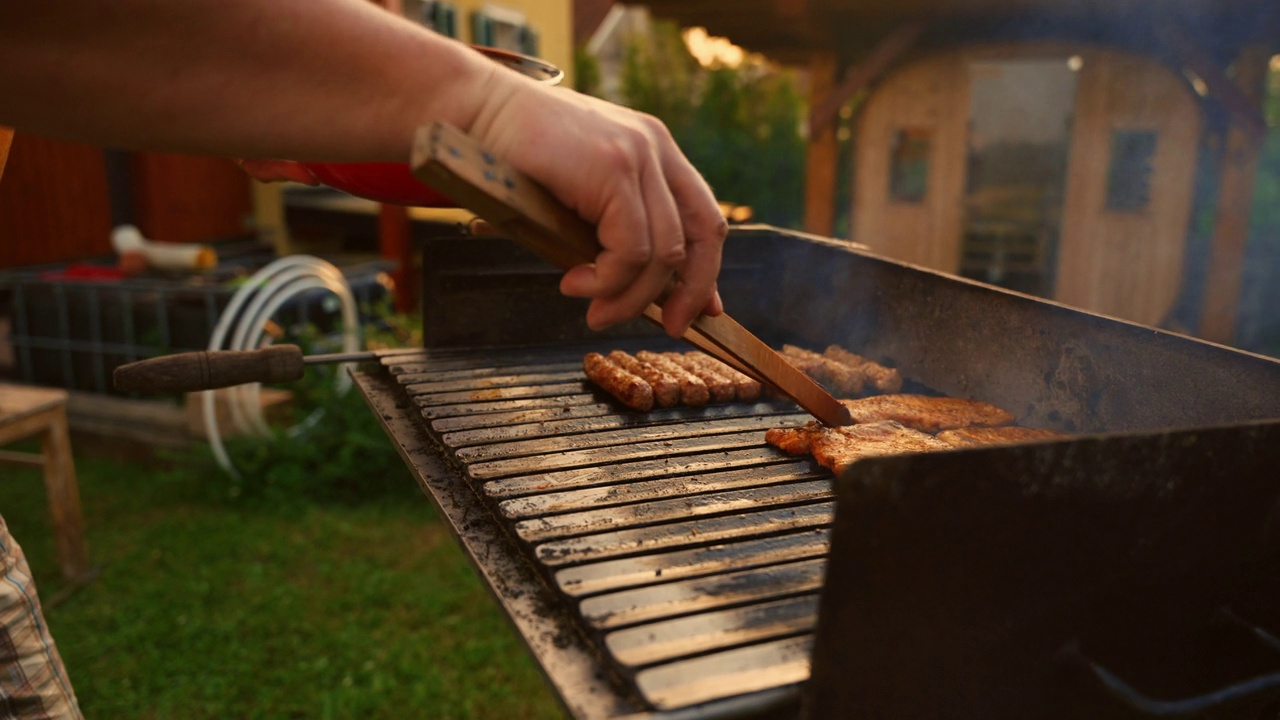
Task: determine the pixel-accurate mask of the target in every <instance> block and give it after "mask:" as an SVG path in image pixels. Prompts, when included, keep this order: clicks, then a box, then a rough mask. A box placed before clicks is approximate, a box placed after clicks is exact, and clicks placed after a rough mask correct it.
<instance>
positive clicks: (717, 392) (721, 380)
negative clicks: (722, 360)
mask: <svg viewBox="0 0 1280 720" xmlns="http://www.w3.org/2000/svg"><path fill="white" fill-rule="evenodd" d="M662 356H663V357H665V358H666V359H668V360H670V361H671V362H673V363H675V364H676V365H679V366H680V367H682V368H684V369H685V370H688V371H689V372H690V373H692V374H693V375H696V376H697V377H698V379H699V380H701V381H702V382H704V383H706V385H707V390H708V391H710V393H711V399H712V400H715V401H716V402H733V398H734V396H735V395H737V391H736V390H735V389H734V387H733V381H732V380H730V379H729V378H727V377H725V376H724V375H721V374H720V373H718V372H716V371H715V370H714V369H713V368H711V367H708V366H707V365H705V364H703V363H700V362H697V361H695V360H693V359H692V358H689V357H686V356H684V355H681V354H680V353H676V352H669V353H662Z"/></svg>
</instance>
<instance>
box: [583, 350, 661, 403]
mask: <svg viewBox="0 0 1280 720" xmlns="http://www.w3.org/2000/svg"><path fill="white" fill-rule="evenodd" d="M582 369H583V371H585V372H586V373H587V378H588V379H589V380H591V382H593V383H595V384H596V385H598V386H600V388H602V389H603V390H604V391H605V392H607V393H609V394H610V395H612V396H614V397H616V398H618V399H619V400H621V401H622V404H623V405H626V406H627V407H629V408H634V409H636V410H642V411H646V412H647V411H649V410H652V409H653V388H651V387H649V383H647V382H645V381H644V379H643V378H639V377H636V376H635V375H632V374H631V373H629V372H627V371H626V370H623V369H622V368H621V367H619V366H618V365H617V364H616V363H614V362H612V361H610V360H609V358H607V357H605V356H603V355H601V354H600V353H587V356H586V357H584V358H583V359H582Z"/></svg>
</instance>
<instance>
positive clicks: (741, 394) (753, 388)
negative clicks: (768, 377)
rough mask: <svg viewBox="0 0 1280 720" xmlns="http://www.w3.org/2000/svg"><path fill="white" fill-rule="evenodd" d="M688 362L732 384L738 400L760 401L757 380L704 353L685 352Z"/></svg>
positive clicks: (759, 388)
mask: <svg viewBox="0 0 1280 720" xmlns="http://www.w3.org/2000/svg"><path fill="white" fill-rule="evenodd" d="M684 356H685V358H687V359H688V360H689V361H690V362H694V363H697V364H698V365H699V366H700V367H704V368H706V369H708V370H710V371H712V372H715V373H716V374H718V375H720V376H722V377H724V378H726V379H727V380H729V382H732V383H733V391H734V395H736V396H737V398H738V399H739V400H743V401H745V402H751V401H753V400H758V399H760V391H761V385H760V382H759V381H758V380H752V379H751V378H749V377H747V376H746V375H743V374H742V373H740V372H738V371H737V370H736V369H735V368H732V367H729V365H727V364H726V363H724V362H722V361H721V360H720V359H719V358H716V357H712V356H711V355H708V354H707V353H704V352H698V351H696V350H695V351H693V352H687V353H685V354H684Z"/></svg>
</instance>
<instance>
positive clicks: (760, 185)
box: [622, 21, 805, 227]
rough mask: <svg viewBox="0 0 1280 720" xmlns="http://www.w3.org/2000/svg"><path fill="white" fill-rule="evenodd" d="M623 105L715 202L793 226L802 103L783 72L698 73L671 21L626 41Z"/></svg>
mask: <svg viewBox="0 0 1280 720" xmlns="http://www.w3.org/2000/svg"><path fill="white" fill-rule="evenodd" d="M622 92H623V99H624V102H625V103H626V104H627V105H628V106H629V107H632V108H635V109H637V110H641V111H643V112H647V113H649V114H651V115H654V116H656V117H658V118H659V119H661V120H662V121H663V122H665V123H666V124H667V126H668V127H669V128H670V129H671V133H672V135H673V136H674V137H675V139H676V142H677V143H678V144H679V145H680V148H681V149H682V150H683V151H684V153H685V154H686V155H687V156H688V157H689V160H690V161H691V162H692V163H693V165H694V167H696V168H698V170H699V172H701V173H702V174H703V176H704V177H705V178H706V179H707V182H708V183H709V184H710V185H711V187H712V188H713V189H714V190H715V191H716V195H717V197H719V198H720V199H721V200H722V201H725V202H731V203H735V204H739V205H749V206H751V207H752V209H753V210H754V213H755V218H756V219H757V220H760V221H762V222H767V223H771V224H774V225H779V226H783V227H798V226H799V225H800V223H801V220H802V218H803V208H804V140H803V139H802V138H801V135H800V123H801V119H802V118H803V117H804V113H805V104H804V101H803V98H801V96H800V93H799V91H798V90H797V88H796V86H795V81H794V78H793V77H792V75H791V73H790V72H788V71H785V70H782V69H779V68H777V67H775V66H773V65H771V64H769V63H767V62H765V61H764V60H763V59H760V58H748V60H746V61H745V62H743V63H742V64H741V65H738V66H735V67H729V66H724V65H717V66H713V67H710V68H704V67H702V66H701V65H699V63H698V61H697V60H696V59H695V58H694V57H693V55H692V54H690V53H689V50H688V47H687V46H686V45H685V43H684V39H683V38H682V37H681V35H680V30H679V28H678V27H676V26H675V25H674V24H673V23H670V22H663V21H656V22H654V24H653V32H652V33H651V34H650V35H648V36H645V37H634V38H632V39H631V42H630V43H629V45H628V48H627V54H626V59H625V62H624V63H623V68H622Z"/></svg>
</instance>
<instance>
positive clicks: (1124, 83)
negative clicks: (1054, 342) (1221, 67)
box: [853, 44, 1202, 325]
mask: <svg viewBox="0 0 1280 720" xmlns="http://www.w3.org/2000/svg"><path fill="white" fill-rule="evenodd" d="M1071 56H1078V57H1079V60H1080V62H1081V63H1082V64H1081V65H1080V71H1079V78H1078V81H1077V84H1076V91H1075V98H1074V114H1073V116H1072V117H1073V120H1072V136H1071V149H1070V157H1069V162H1068V166H1067V179H1066V193H1065V199H1064V201H1063V206H1062V217H1063V221H1062V223H1061V228H1060V240H1059V244H1058V249H1057V263H1056V268H1057V272H1056V277H1055V278H1054V282H1053V284H1052V287H1053V288H1054V290H1053V294H1052V297H1053V298H1054V299H1056V300H1060V301H1062V302H1065V303H1067V304H1070V305H1074V306H1077V307H1082V308H1085V309H1088V310H1092V311H1095V312H1101V313H1104V314H1108V315H1113V316H1116V317H1121V318H1125V319H1128V320H1133V321H1136V322H1141V323H1144V324H1152V325H1154V324H1159V323H1160V322H1161V321H1162V320H1164V319H1165V317H1166V316H1167V314H1168V313H1169V311H1170V309H1171V307H1172V305H1173V303H1174V300H1175V298H1176V296H1177V293H1178V291H1179V288H1180V285H1181V281H1182V269H1183V268H1182V263H1183V258H1184V256H1185V251H1186V240H1187V230H1188V220H1189V212H1190V207H1191V199H1192V191H1193V179H1194V178H1193V175H1194V172H1195V163H1196V159H1197V156H1198V152H1197V151H1198V143H1199V138H1200V134H1201V122H1202V120H1201V115H1202V113H1201V110H1200V107H1199V105H1198V103H1197V102H1196V100H1195V98H1194V96H1193V94H1192V91H1191V89H1190V88H1189V87H1188V85H1187V84H1186V82H1185V81H1183V80H1182V79H1181V78H1180V77H1179V76H1177V75H1176V74H1174V73H1173V72H1172V71H1171V70H1169V69H1168V68H1166V67H1164V66H1163V65H1160V64H1159V63H1157V62H1155V61H1153V60H1149V59H1146V58H1143V57H1139V56H1135V55H1131V54H1128V53H1124V52H1120V51H1111V50H1103V49H1099V48H1094V47H1086V46H1070V45H1062V44H1043V45H1000V46H989V47H968V48H962V49H958V50H952V51H948V52H945V53H938V54H934V55H930V56H927V57H925V58H923V59H920V60H917V61H915V62H913V63H910V64H908V65H906V66H904V67H903V68H900V69H899V70H897V71H895V72H894V73H892V74H891V75H890V76H888V77H887V78H886V79H885V80H884V82H883V83H882V84H880V85H879V86H878V87H877V88H876V89H875V90H874V91H873V92H872V94H871V96H870V98H869V99H868V101H867V103H866V105H865V107H864V109H863V111H862V113H861V115H860V117H859V119H858V130H857V133H858V134H857V147H856V151H855V153H854V156H855V159H854V163H855V166H854V172H855V175H854V177H855V182H854V200H853V205H854V222H853V228H854V232H853V239H854V240H856V241H858V242H861V243H865V244H866V245H869V246H870V247H872V248H873V249H874V250H876V251H877V252H880V253H882V254H884V255H888V256H890V257H895V258H898V259H902V260H905V261H908V262H912V263H917V264H920V265H924V266H927V267H931V268H934V269H938V270H942V271H945V272H957V270H958V264H959V262H960V250H961V243H962V239H963V236H964V232H965V218H966V216H965V212H966V211H965V200H966V198H965V187H966V182H967V178H966V174H967V152H968V142H969V127H968V124H969V116H970V102H971V98H970V95H971V92H970V81H969V73H968V67H969V65H970V63H972V62H974V61H979V60H993V59H996V60H998V59H1031V58H1046V59H1047V58H1061V59H1063V61H1065V60H1066V59H1067V58H1068V57H1071ZM904 129H905V130H912V131H919V132H925V133H927V134H928V135H929V137H931V144H930V150H929V158H928V166H929V169H928V175H927V178H928V182H927V186H928V190H927V194H926V195H925V196H924V198H923V199H920V200H917V201H916V202H902V201H900V200H895V199H893V198H892V197H890V195H891V193H890V167H891V161H892V156H893V140H894V138H895V137H896V136H897V134H898V133H899V131H902V130H904ZM1116 131H1121V132H1125V131H1129V132H1154V133H1155V136H1156V138H1157V141H1156V145H1155V151H1154V154H1153V155H1152V156H1151V162H1150V167H1151V173H1150V187H1149V196H1150V199H1149V201H1148V202H1147V203H1146V204H1145V205H1144V206H1142V207H1141V208H1129V209H1116V208H1114V207H1110V204H1109V202H1108V199H1107V188H1108V182H1109V172H1110V169H1111V165H1112V161H1113V154H1114V141H1115V133H1116Z"/></svg>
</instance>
